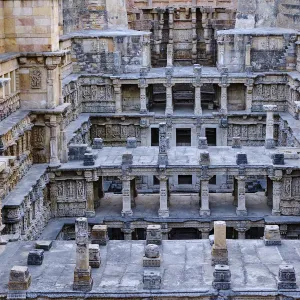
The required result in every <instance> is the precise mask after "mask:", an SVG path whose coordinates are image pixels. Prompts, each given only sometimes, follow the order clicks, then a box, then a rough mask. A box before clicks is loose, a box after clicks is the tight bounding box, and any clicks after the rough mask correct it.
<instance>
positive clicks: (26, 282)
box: [8, 266, 31, 291]
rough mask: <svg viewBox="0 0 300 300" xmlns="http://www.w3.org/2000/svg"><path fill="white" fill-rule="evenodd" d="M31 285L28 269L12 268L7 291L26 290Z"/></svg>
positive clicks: (21, 267)
mask: <svg viewBox="0 0 300 300" xmlns="http://www.w3.org/2000/svg"><path fill="white" fill-rule="evenodd" d="M30 284H31V275H30V273H29V270H28V267H23V266H14V267H12V269H11V270H10V274H9V282H8V289H9V290H12V291H20V290H28V289H29V287H30Z"/></svg>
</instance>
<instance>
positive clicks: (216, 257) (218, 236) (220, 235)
mask: <svg viewBox="0 0 300 300" xmlns="http://www.w3.org/2000/svg"><path fill="white" fill-rule="evenodd" d="M211 256H212V257H211V259H212V261H211V263H212V265H213V266H215V265H228V251H227V244H226V223H225V222H224V221H215V222H214V245H213V247H212V251H211Z"/></svg>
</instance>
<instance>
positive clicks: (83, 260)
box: [73, 218, 93, 292]
mask: <svg viewBox="0 0 300 300" xmlns="http://www.w3.org/2000/svg"><path fill="white" fill-rule="evenodd" d="M75 234H76V245H77V247H76V267H75V271H74V284H73V289H74V290H76V291H86V292H88V291H90V290H91V289H92V286H93V279H92V276H91V267H90V264H89V238H88V221H87V219H86V218H78V219H76V221H75Z"/></svg>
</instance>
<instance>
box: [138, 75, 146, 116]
mask: <svg viewBox="0 0 300 300" xmlns="http://www.w3.org/2000/svg"><path fill="white" fill-rule="evenodd" d="M147 87H148V84H147V83H146V80H145V79H140V83H139V88H140V101H141V109H140V113H141V114H146V113H147V112H148V110H147Z"/></svg>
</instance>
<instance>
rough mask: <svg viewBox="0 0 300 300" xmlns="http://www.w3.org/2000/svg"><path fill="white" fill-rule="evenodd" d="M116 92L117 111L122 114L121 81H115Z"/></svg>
mask: <svg viewBox="0 0 300 300" xmlns="http://www.w3.org/2000/svg"><path fill="white" fill-rule="evenodd" d="M114 93H115V101H116V113H117V114H121V113H122V111H123V109H122V85H121V84H119V83H114Z"/></svg>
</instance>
